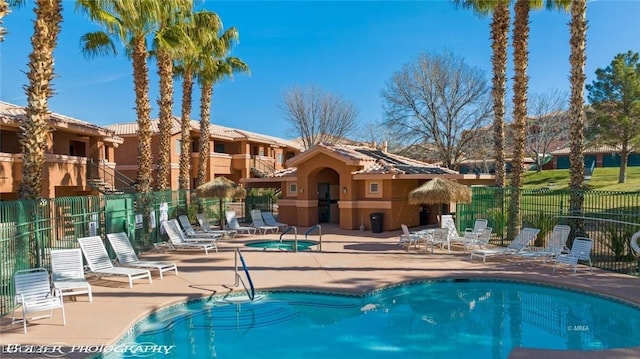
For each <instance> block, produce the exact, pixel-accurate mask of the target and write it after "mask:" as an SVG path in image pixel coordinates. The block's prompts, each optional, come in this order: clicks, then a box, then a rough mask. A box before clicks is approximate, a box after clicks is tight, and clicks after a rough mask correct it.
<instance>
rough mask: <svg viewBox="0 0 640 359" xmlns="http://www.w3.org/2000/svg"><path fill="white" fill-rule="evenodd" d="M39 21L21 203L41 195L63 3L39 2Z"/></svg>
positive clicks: (22, 138) (32, 58)
mask: <svg viewBox="0 0 640 359" xmlns="http://www.w3.org/2000/svg"><path fill="white" fill-rule="evenodd" d="M35 13H36V21H35V22H34V31H33V36H32V37H31V44H32V46H33V51H32V52H31V54H30V55H29V71H28V72H27V78H28V79H29V84H28V85H27V87H26V89H25V92H26V95H27V106H26V108H25V112H26V118H25V120H24V121H23V123H22V126H21V130H22V131H21V133H20V144H21V146H22V152H23V159H22V183H21V185H20V190H19V195H20V198H21V199H35V198H38V197H40V196H41V193H42V171H43V168H44V160H45V150H46V148H47V146H48V143H49V132H50V131H51V129H50V127H49V109H48V100H49V98H50V97H51V96H52V94H53V89H52V87H51V85H50V83H51V80H53V76H54V73H53V71H54V61H53V51H54V50H55V48H56V45H57V43H58V34H59V33H60V22H61V21H62V0H37V1H36V8H35Z"/></svg>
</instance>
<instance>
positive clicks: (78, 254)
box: [50, 248, 93, 302]
mask: <svg viewBox="0 0 640 359" xmlns="http://www.w3.org/2000/svg"><path fill="white" fill-rule="evenodd" d="M50 253H51V279H52V281H53V287H54V288H55V289H58V290H60V294H61V295H62V296H63V297H64V296H76V295H81V294H86V295H88V296H89V301H90V302H92V301H93V295H92V293H91V284H89V282H87V280H86V279H85V278H84V264H83V263H82V251H81V250H80V248H73V249H52V250H51V252H50Z"/></svg>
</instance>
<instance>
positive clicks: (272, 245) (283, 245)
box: [245, 239, 318, 251]
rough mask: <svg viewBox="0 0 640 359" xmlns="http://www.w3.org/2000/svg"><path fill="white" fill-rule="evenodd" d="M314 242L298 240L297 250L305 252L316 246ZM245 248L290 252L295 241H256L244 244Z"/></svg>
mask: <svg viewBox="0 0 640 359" xmlns="http://www.w3.org/2000/svg"><path fill="white" fill-rule="evenodd" d="M317 244H318V243H316V242H315V241H308V240H299V241H298V250H299V251H307V250H309V249H310V248H311V247H313V246H315V245H317ZM245 245H246V246H247V247H253V248H263V249H277V250H281V251H292V250H293V249H294V247H295V241H293V240H290V239H285V240H282V241H279V240H264V241H256V242H250V243H247V244H245Z"/></svg>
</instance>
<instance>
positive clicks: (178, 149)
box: [176, 140, 182, 154]
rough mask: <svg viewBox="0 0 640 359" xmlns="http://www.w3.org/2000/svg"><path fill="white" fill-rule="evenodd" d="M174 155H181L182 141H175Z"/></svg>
mask: <svg viewBox="0 0 640 359" xmlns="http://www.w3.org/2000/svg"><path fill="white" fill-rule="evenodd" d="M176 153H177V154H181V153H182V141H181V140H176Z"/></svg>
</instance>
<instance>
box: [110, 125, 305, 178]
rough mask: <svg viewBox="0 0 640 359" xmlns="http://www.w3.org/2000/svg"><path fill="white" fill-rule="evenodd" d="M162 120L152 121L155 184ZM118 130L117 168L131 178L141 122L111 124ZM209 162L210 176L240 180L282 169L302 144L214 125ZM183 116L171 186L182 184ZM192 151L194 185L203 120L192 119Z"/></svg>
mask: <svg viewBox="0 0 640 359" xmlns="http://www.w3.org/2000/svg"><path fill="white" fill-rule="evenodd" d="M158 124H159V120H157V119H156V120H152V121H151V136H152V137H151V148H152V162H151V163H152V167H153V170H154V172H153V173H152V179H153V181H154V182H152V185H155V179H156V172H155V170H156V167H155V166H156V165H157V163H158V159H159V156H158V154H159V151H160V148H159V141H160V131H159V127H158ZM108 128H109V129H110V130H112V131H114V133H115V134H116V135H117V136H119V137H122V138H123V140H124V142H123V143H122V145H120V146H119V147H118V148H117V149H116V151H115V159H116V162H117V165H116V170H117V171H118V172H119V173H122V174H124V175H126V176H127V177H129V178H131V179H135V178H136V177H137V171H138V165H137V151H138V135H137V132H138V124H137V123H136V122H133V123H122V124H114V125H110V126H108ZM209 130H210V136H209V141H210V143H209V148H210V153H209V164H208V166H207V168H208V173H207V180H210V179H212V178H214V177H217V176H224V177H227V178H229V179H230V180H233V181H234V182H239V181H240V179H242V178H252V177H262V176H264V175H266V174H268V173H272V172H274V171H278V170H282V169H283V168H284V163H285V161H286V160H288V159H289V158H292V157H294V156H295V155H297V154H299V153H300V150H301V148H300V146H299V145H298V144H297V143H295V142H293V141H289V140H285V139H281V138H277V137H272V136H267V135H262V134H258V133H254V132H249V131H245V130H240V129H235V128H230V127H224V126H220V125H216V124H211V125H210V128H209ZM181 138H182V132H181V126H180V119H179V118H174V119H173V121H172V126H171V141H170V148H169V151H170V154H171V160H170V162H171V171H170V180H169V183H170V185H171V188H173V189H177V188H178V176H179V173H180V167H179V163H180V151H181V146H180V145H181ZM191 141H192V142H191V153H190V170H189V174H190V177H191V178H190V186H191V187H190V188H191V189H193V188H195V187H196V185H197V178H198V168H199V160H200V159H199V141H200V122H199V121H191Z"/></svg>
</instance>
